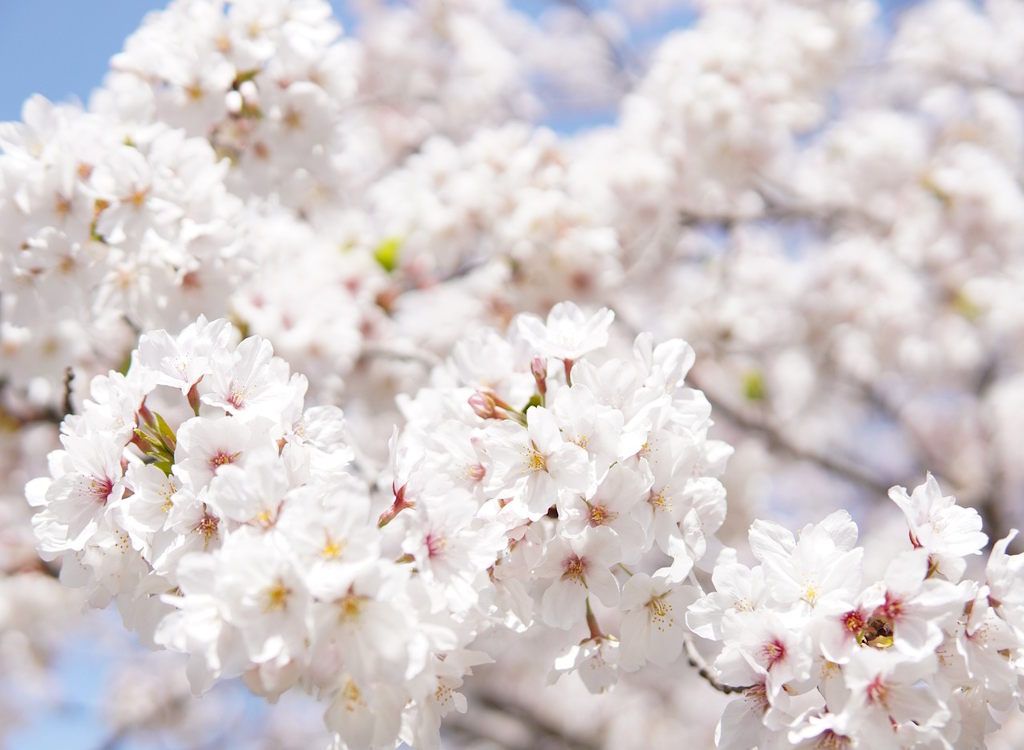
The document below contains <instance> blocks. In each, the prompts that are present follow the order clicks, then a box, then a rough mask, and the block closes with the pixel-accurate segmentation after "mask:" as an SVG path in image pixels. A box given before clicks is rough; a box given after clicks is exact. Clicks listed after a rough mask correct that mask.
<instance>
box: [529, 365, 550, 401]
mask: <svg viewBox="0 0 1024 750" xmlns="http://www.w3.org/2000/svg"><path fill="white" fill-rule="evenodd" d="M530 372H531V373H533V379H534V380H536V381H537V391H538V393H540V394H541V395H544V394H545V393H547V390H548V384H547V378H548V363H547V360H545V359H544V358H542V357H540V356H536V357H534V358H533V360H532V361H531V362H530Z"/></svg>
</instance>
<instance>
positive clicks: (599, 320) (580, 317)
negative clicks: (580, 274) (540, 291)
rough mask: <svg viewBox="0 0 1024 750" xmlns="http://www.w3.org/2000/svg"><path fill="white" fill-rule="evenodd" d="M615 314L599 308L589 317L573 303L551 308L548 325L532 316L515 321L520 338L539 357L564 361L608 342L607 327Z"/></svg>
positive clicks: (571, 359) (576, 357) (580, 355)
mask: <svg viewBox="0 0 1024 750" xmlns="http://www.w3.org/2000/svg"><path fill="white" fill-rule="evenodd" d="M614 319H615V313H613V312H612V311H611V310H609V309H607V308H602V309H601V310H599V311H598V312H596V313H594V314H593V315H591V316H590V317H587V314H586V313H584V312H583V311H582V310H581V309H580V308H578V307H577V306H576V305H574V304H573V303H572V302H560V303H558V304H557V305H555V306H554V307H552V308H551V311H550V312H549V313H548V318H547V322H542V321H541V319H540V318H537V317H535V316H532V315H521V316H519V318H517V321H518V326H519V329H518V330H519V335H520V336H522V337H523V339H524V340H525V341H526V342H527V343H528V344H529V345H530V346H532V347H533V349H534V350H535V352H536V353H537V354H539V355H541V356H542V357H554V358H556V359H562V360H567V361H570V362H571V361H573V360H577V359H579V358H580V357H582V356H583V355H584V354H587V353H589V352H592V351H594V350H595V349H600V348H601V347H603V346H605V345H606V344H607V343H608V328H609V326H611V324H612V320H614Z"/></svg>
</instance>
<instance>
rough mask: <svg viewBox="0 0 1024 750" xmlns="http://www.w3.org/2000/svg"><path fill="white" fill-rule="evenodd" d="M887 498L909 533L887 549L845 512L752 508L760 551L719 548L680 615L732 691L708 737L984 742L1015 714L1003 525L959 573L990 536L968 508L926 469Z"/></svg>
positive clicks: (1016, 575)
mask: <svg viewBox="0 0 1024 750" xmlns="http://www.w3.org/2000/svg"><path fill="white" fill-rule="evenodd" d="M889 496H890V498H892V500H893V501H894V502H895V503H896V505H898V506H899V508H900V509H901V510H902V511H903V513H904V516H905V520H906V523H907V528H908V533H907V534H906V536H905V537H904V539H905V541H904V544H903V545H902V549H901V548H900V547H899V546H895V548H894V545H892V544H889V545H887V546H886V548H885V550H886V553H887V554H886V555H885V559H884V560H881V561H877V562H876V561H874V560H872V559H870V557H868V556H866V554H865V550H864V548H863V547H858V546H856V543H857V526H856V524H854V523H853V521H852V520H851V518H850V516H849V514H848V513H847V512H845V511H836V512H835V513H832V514H831V515H829V516H828V517H826V518H825V519H824V520H823V521H821V522H820V523H817V524H808V525H807V526H805V527H804V528H803V529H801V530H800V532H799V534H798V535H794V534H793V533H792V532H790V531H789V530H787V529H786V528H784V527H783V526H781V525H779V524H776V523H772V522H768V521H756V522H755V523H754V524H753V525H752V526H751V527H750V534H749V541H750V549H751V551H752V552H753V555H754V557H755V558H756V561H757V564H756V565H754V566H753V567H749V566H747V565H744V564H742V563H741V562H738V561H737V559H736V556H735V554H734V551H732V550H729V551H728V552H727V553H723V556H722V557H720V559H719V562H718V564H717V565H716V566H715V569H714V573H713V582H714V591H713V592H711V593H709V594H707V595H705V596H702V597H701V598H700V599H698V600H697V601H696V602H694V603H693V604H692V605H691V606H690V607H689V610H688V612H687V614H686V622H687V624H688V625H689V627H690V628H692V629H693V631H694V632H696V633H697V634H698V635H700V636H702V637H704V638H707V639H710V640H713V641H719V642H721V645H722V648H721V651H720V653H719V654H718V657H717V658H716V659H715V662H714V668H715V673H716V676H717V679H719V680H720V681H721V683H722V684H724V685H726V686H729V687H731V688H733V689H735V690H736V691H738V692H741V694H742V695H741V697H739V698H737V699H736V700H735V701H733V702H732V703H731V704H730V705H729V706H728V707H727V708H726V709H725V712H724V714H723V716H722V719H721V722H720V723H719V727H718V731H717V734H716V740H717V743H718V746H719V747H720V748H737V749H739V748H750V747H753V746H757V747H815V748H826V747H827V748H839V747H843V748H845V747H879V748H910V747H936V748H938V747H943V748H952V747H958V748H966V747H983V746H984V745H985V735H986V734H987V733H989V732H991V731H993V730H994V729H996V728H997V727H998V726H999V724H1000V723H1001V719H1002V718H1003V717H1005V716H1008V715H1011V714H1013V713H1016V712H1017V711H1019V706H1020V701H1021V698H1022V689H1021V678H1022V677H1024V662H1022V661H1021V658H1022V655H1024V619H1022V613H1024V609H1022V604H1024V577H1022V575H1021V574H1022V570H1024V555H1008V554H1007V546H1008V545H1009V543H1010V542H1011V541H1012V540H1013V538H1014V537H1015V536H1016V531H1014V532H1013V533H1011V534H1010V535H1009V536H1008V537H1006V538H1004V539H1002V540H1000V541H998V542H996V543H995V545H994V546H993V547H992V551H991V554H990V555H989V558H988V563H987V565H986V567H985V569H984V572H983V573H982V574H981V575H980V576H979V578H978V580H972V579H971V578H965V577H964V573H965V571H966V569H967V566H968V559H967V558H969V557H971V556H973V555H978V554H980V553H981V551H982V549H983V548H984V547H985V545H986V543H987V542H988V538H987V537H986V535H985V534H984V533H982V531H981V527H982V521H981V517H980V516H979V515H978V513H977V511H976V510H974V509H973V508H967V507H961V506H959V505H957V504H956V501H955V500H954V498H952V497H949V496H945V495H943V493H942V490H941V489H940V488H939V485H938V482H936V481H935V479H934V478H933V477H931V476H930V475H929V476H928V479H927V481H926V482H925V483H924V484H922V485H920V486H918V487H916V488H915V489H914V491H913V492H912V493H908V492H907V491H906V490H905V489H904V488H903V487H894V488H893V489H892V490H891V491H890V492H889ZM730 553H732V554H730ZM876 574H880V575H879V577H878V578H877V579H874V576H875V575H876Z"/></svg>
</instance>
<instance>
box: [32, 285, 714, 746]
mask: <svg viewBox="0 0 1024 750" xmlns="http://www.w3.org/2000/svg"><path fill="white" fill-rule="evenodd" d="M612 317H613V316H612V313H611V312H610V311H608V310H601V311H599V312H597V313H596V314H594V315H591V316H587V315H586V314H585V313H584V312H583V311H581V310H580V309H579V308H577V307H576V306H575V305H572V304H571V303H564V304H561V305H558V306H556V307H555V308H554V309H553V310H552V311H551V313H550V315H549V316H548V319H547V320H546V321H542V320H541V319H539V318H536V317H533V316H527V315H524V316H520V317H519V318H517V319H516V320H515V321H514V322H513V325H512V327H511V330H510V334H509V337H508V338H503V337H501V336H499V335H498V334H496V333H494V332H493V331H490V330H483V331H481V332H480V333H479V335H478V336H477V337H475V338H472V339H470V340H467V341H465V342H463V343H462V344H460V345H459V346H458V347H457V348H456V349H455V351H454V352H453V355H452V357H451V359H450V360H449V361H448V362H447V363H445V364H444V365H442V366H440V367H439V368H438V370H437V371H436V372H435V373H434V376H433V384H432V386H431V387H430V388H428V389H425V390H423V391H421V392H420V393H419V394H417V395H416V396H415V397H414V398H411V399H408V400H406V401H405V403H404V410H405V412H406V413H407V414H408V416H409V424H408V426H407V428H406V429H405V431H404V432H403V433H401V435H399V434H398V433H396V435H395V436H394V437H393V439H392V444H391V454H392V461H391V464H392V468H391V469H390V470H389V471H387V472H385V475H384V477H385V479H389V480H390V484H389V486H388V487H387V488H386V489H384V490H383V491H374V488H373V486H371V485H376V484H380V483H381V482H384V484H387V482H385V481H384V480H381V482H372V483H368V481H367V480H368V479H369V477H366V476H364V475H365V472H366V470H365V468H361V467H360V466H359V464H357V463H353V458H354V456H355V451H354V450H353V449H352V448H351V447H349V444H348V441H347V439H346V428H345V425H344V420H343V419H342V415H341V412H340V410H338V409H337V408H336V407H329V406H325V407H311V408H308V409H306V408H304V394H305V391H306V387H307V383H306V379H305V378H304V377H303V376H301V375H295V374H290V368H289V367H288V365H287V364H286V363H285V362H284V361H283V360H281V359H279V358H277V357H274V356H273V351H272V349H271V346H270V344H269V343H268V342H267V341H266V340H263V339H260V338H258V337H250V338H247V339H245V340H243V341H241V342H238V341H237V334H236V332H235V330H234V329H233V328H232V327H231V326H230V325H229V324H228V323H227V322H226V321H224V320H218V321H213V322H210V321H207V320H206V319H205V318H202V317H200V318H199V320H197V321H196V322H195V323H193V324H191V325H190V326H188V327H187V328H185V329H184V330H183V331H182V332H181V334H180V335H178V336H175V337H172V336H171V335H169V334H168V333H166V332H165V331H157V332H154V333H148V334H145V335H143V336H142V338H141V339H140V341H139V346H138V349H137V350H136V351H135V352H133V355H132V362H131V366H130V367H129V368H128V370H127V372H126V374H125V375H121V374H119V373H116V372H111V373H110V374H109V375H107V376H99V377H97V378H95V379H94V380H93V382H92V383H91V388H90V391H91V399H90V400H88V401H86V402H85V405H84V410H83V412H82V413H81V414H79V415H71V416H68V417H67V418H66V419H65V421H64V423H63V425H62V432H61V443H62V445H63V448H62V449H61V450H58V451H55V452H53V453H51V454H50V457H49V464H50V476H49V477H41V478H38V479H35V480H33V481H31V482H29V484H28V485H27V487H26V493H27V495H28V499H29V502H30V503H31V504H32V505H34V506H36V507H37V508H39V511H38V513H37V514H36V516H35V518H34V520H33V525H34V527H35V531H36V535H37V539H38V544H39V550H40V554H41V555H42V556H43V558H44V559H47V560H55V559H59V560H60V561H61V563H62V568H61V577H62V580H64V581H65V582H67V583H69V584H73V585H78V586H83V587H85V589H86V591H87V594H88V597H89V601H90V603H91V604H92V605H93V606H105V605H106V604H107V603H108V602H110V601H112V600H113V601H115V602H116V604H117V606H118V607H119V609H120V611H121V613H122V616H123V618H124V620H125V622H126V624H128V625H129V626H130V627H133V628H134V629H136V630H137V631H138V632H139V634H140V635H141V637H142V638H143V640H144V641H146V642H151V643H155V644H158V645H161V646H164V647H167V648H170V649H172V650H175V651H180V652H183V653H187V654H188V655H189V657H190V661H189V676H190V679H191V682H192V685H193V687H194V689H196V690H205V689H207V688H208V687H210V686H211V685H212V684H213V683H214V681H216V680H217V679H220V678H224V677H232V676H239V675H245V677H246V680H247V682H248V684H249V685H250V687H252V689H253V690H255V691H256V692H258V693H260V694H263V695H267V696H271V697H273V696H277V695H280V694H281V693H283V692H284V691H286V690H288V689H290V688H292V687H296V686H299V687H301V688H303V689H305V690H307V691H309V692H312V693H314V694H315V695H316V696H317V697H318V698H319V699H320V700H322V701H323V702H324V703H326V704H327V705H328V708H327V713H326V722H327V725H328V727H329V728H330V729H331V730H333V731H335V732H337V733H338V735H339V738H340V739H339V742H341V743H342V744H343V745H344V746H347V747H370V746H372V747H385V746H391V745H393V744H394V742H395V741H396V738H398V737H399V736H400V737H401V738H402V739H404V740H406V741H408V742H412V743H413V744H415V745H416V746H417V747H431V746H435V745H436V742H437V732H438V727H439V722H440V717H441V716H442V715H443V714H444V713H447V711H449V710H450V709H452V708H453V707H454V708H458V709H459V710H464V709H465V699H464V698H462V697H461V696H459V695H458V693H457V692H456V691H457V689H458V688H459V686H460V685H461V682H462V679H463V677H464V676H465V675H467V674H469V672H470V671H471V667H472V666H474V665H476V664H480V663H483V662H485V661H488V660H489V658H488V657H487V656H486V655H485V654H483V653H481V652H477V651H470V650H467V647H468V646H469V645H470V644H471V643H472V642H473V640H474V639H475V638H476V636H477V635H478V633H480V632H481V631H482V630H483V629H485V628H489V627H491V626H494V625H506V626H510V627H513V628H515V629H526V628H528V627H530V626H532V625H534V623H535V622H536V623H537V626H538V627H542V626H547V627H551V628H555V629H560V630H565V631H570V632H571V633H575V634H581V635H584V636H585V637H584V638H583V639H582V640H579V639H578V636H576V635H574V636H573V637H574V638H575V639H577V640H579V642H578V645H576V646H574V647H573V648H572V649H571V651H570V652H569V654H567V656H566V658H565V659H562V660H560V661H559V663H558V664H557V665H556V666H557V667H558V669H559V670H560V671H572V670H573V669H574V668H578V669H581V670H582V674H583V676H584V680H585V681H586V682H587V684H588V686H589V687H591V688H592V689H594V690H596V691H600V690H603V689H605V688H606V687H608V686H609V685H610V684H611V683H612V682H613V681H614V676H615V668H616V667H617V666H621V668H623V669H627V670H635V669H638V668H640V667H641V666H643V665H644V664H646V663H647V662H648V661H654V662H657V663H668V662H671V661H674V660H675V659H676V658H678V656H679V655H680V653H681V649H682V643H683V642H682V637H683V628H682V619H681V615H682V612H683V609H684V608H685V605H686V603H687V602H688V601H689V599H692V595H691V593H690V592H691V587H689V586H688V585H685V584H684V583H683V582H684V581H685V580H686V578H687V577H688V576H689V574H690V572H691V570H692V568H693V565H694V564H695V563H697V562H699V561H701V559H702V558H704V556H705V554H706V553H707V552H708V550H709V548H710V549H712V550H714V549H716V547H717V542H716V540H715V539H714V536H713V535H714V532H715V530H716V529H717V528H718V527H719V526H720V525H721V523H722V520H723V518H724V516H725V490H724V488H723V487H722V485H721V483H720V482H719V481H718V479H717V478H716V475H718V474H720V473H721V471H722V469H723V468H724V462H725V459H726V458H727V456H728V455H729V452H730V451H729V448H728V447H727V446H725V445H724V444H722V443H720V442H717V441H713V440H708V439H707V437H706V433H707V429H708V427H709V426H710V424H711V423H710V419H709V416H710V407H709V406H708V404H707V401H706V400H705V399H704V398H703V397H702V396H701V394H700V393H699V392H697V391H694V390H692V389H689V388H686V387H685V386H684V382H683V379H684V377H685V375H686V372H687V371H688V369H689V367H690V365H691V364H692V361H693V353H692V350H691V349H690V348H689V347H688V346H687V345H686V344H685V343H683V342H682V341H678V340H676V341H669V342H666V343H664V344H660V345H658V346H654V345H653V343H652V340H651V338H650V337H649V336H641V337H639V338H638V339H637V341H636V343H635V345H634V351H633V353H632V356H631V357H629V358H625V359H620V358H605V360H604V361H603V362H602V361H601V358H599V357H595V355H596V354H597V353H601V352H603V350H605V349H606V347H607V342H608V328H609V326H610V324H611V322H612ZM636 566H643V568H642V569H641V568H638V569H637V570H635V571H634V570H631V567H636ZM647 568H650V569H651V570H653V571H654V572H653V575H648V574H647V573H646V572H644V569H647ZM599 613H600V614H602V615H604V616H606V617H607V616H608V615H614V617H613V618H612V621H613V622H614V621H617V620H621V626H620V633H619V635H618V636H615V635H610V634H606V633H605V632H604V631H603V630H602V628H601V625H600V624H599V622H598V616H599ZM620 643H621V648H620Z"/></svg>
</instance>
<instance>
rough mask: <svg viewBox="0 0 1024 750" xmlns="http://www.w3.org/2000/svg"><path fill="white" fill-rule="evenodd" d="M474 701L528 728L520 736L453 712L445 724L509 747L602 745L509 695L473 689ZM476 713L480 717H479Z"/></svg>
mask: <svg viewBox="0 0 1024 750" xmlns="http://www.w3.org/2000/svg"><path fill="white" fill-rule="evenodd" d="M472 695H473V699H472V700H473V703H474V704H476V705H478V706H480V707H481V708H483V709H487V710H490V711H493V712H495V713H498V714H500V715H501V716H505V717H511V718H512V719H514V720H515V721H516V723H517V724H518V725H519V727H520V728H521V729H523V730H525V731H523V732H519V733H518V734H520V735H521V736H520V737H518V738H516V737H514V736H512V735H514V734H517V733H516V732H513V731H509V732H499V731H496V730H494V729H493V728H492V727H491V726H490V722H487V721H480V720H477V721H474V720H473V718H472V717H471V716H470V715H469V714H465V715H463V714H450V715H449V716H448V717H447V718H446V719H445V727H446V728H447V729H451V730H454V731H457V732H459V733H461V734H464V735H468V736H471V737H474V738H478V739H483V740H489V741H491V742H494V743H496V744H498V745H499V746H501V747H502V748H506V749H507V750H540V749H541V748H550V749H551V750H554V748H558V750H597V749H598V747H599V745H598V744H596V743H595V742H593V741H592V740H588V739H584V738H580V737H575V736H572V735H571V734H569V733H567V732H566V731H565V730H564V729H562V728H561V727H559V726H557V725H556V724H554V723H553V722H549V721H548V720H546V719H545V718H543V717H541V716H538V715H537V713H536V712H535V711H533V710H532V709H530V708H529V707H528V706H525V705H523V704H521V703H519V702H517V701H513V700H510V699H509V698H508V697H507V696H504V695H500V694H498V693H497V692H494V691H490V690H481V691H473V693H472ZM480 718H481V717H480V716H477V719H480Z"/></svg>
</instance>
